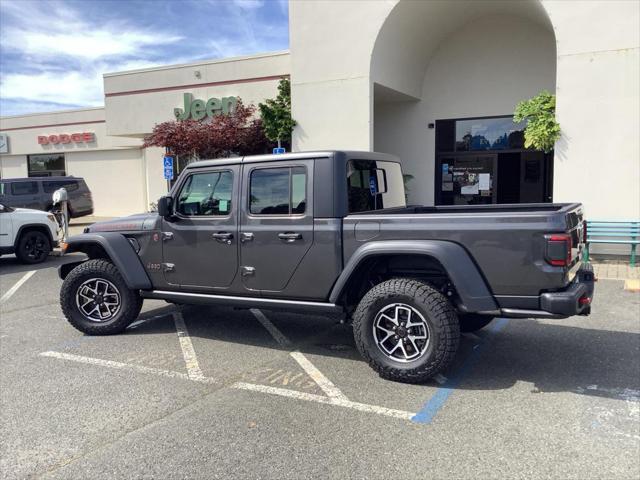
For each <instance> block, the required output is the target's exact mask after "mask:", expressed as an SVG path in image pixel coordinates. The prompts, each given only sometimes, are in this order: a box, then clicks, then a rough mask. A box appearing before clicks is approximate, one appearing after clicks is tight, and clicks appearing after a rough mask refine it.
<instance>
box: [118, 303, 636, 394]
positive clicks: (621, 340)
mask: <svg viewBox="0 0 640 480" xmlns="http://www.w3.org/2000/svg"><path fill="white" fill-rule="evenodd" d="M174 308H175V307H172V306H168V307H164V308H161V309H157V310H151V311H147V312H145V313H144V314H143V315H141V316H140V318H141V319H142V320H144V319H149V318H152V317H159V316H162V318H156V319H154V320H152V321H148V322H143V323H141V324H139V325H138V326H136V327H135V328H133V329H130V330H129V331H127V333H126V334H127V335H141V336H144V335H147V334H157V333H167V332H172V331H175V327H174V325H173V321H172V319H171V312H172V311H174ZM182 314H183V317H184V319H185V322H186V323H187V326H188V329H189V333H190V335H191V336H192V337H197V338H202V339H210V340H217V341H222V342H230V343H235V344H241V345H251V346H260V347H264V348H273V349H278V350H284V351H293V350H296V349H297V350H300V351H301V352H303V353H310V354H315V355H322V356H330V357H335V358H342V359H347V360H351V361H354V360H355V361H363V360H362V358H361V357H360V355H359V354H358V352H357V350H356V348H355V345H354V342H353V336H352V332H351V327H349V326H346V325H341V324H336V322H335V320H331V319H328V318H323V317H318V316H305V315H297V314H290V313H280V312H267V311H265V314H266V315H267V316H268V318H269V319H270V320H271V321H272V322H273V323H274V324H275V325H276V326H277V327H278V329H280V330H281V331H282V332H283V333H284V335H286V336H287V337H288V338H289V339H290V340H291V346H278V345H276V344H275V341H274V340H273V339H272V338H271V336H270V335H269V334H268V332H267V331H266V330H265V329H264V328H263V327H262V325H260V323H259V322H258V321H257V320H256V318H255V317H254V316H253V314H252V313H251V312H250V311H248V310H234V309H232V308H226V307H202V306H185V307H182ZM479 346H481V347H482V348H483V350H482V353H481V354H480V355H477V356H476V355H473V356H472V355H471V353H472V352H473V350H474V349H475V348H478V347H479ZM639 348H640V334H638V333H633V332H624V331H611V330H602V329H592V328H583V327H576V326H570V325H564V324H559V323H553V324H552V323H543V322H539V321H537V320H533V319H522V320H510V321H509V323H508V325H507V326H506V328H505V329H504V330H502V331H500V332H499V333H496V334H492V333H490V332H487V331H482V330H481V331H478V332H476V334H475V335H472V336H463V337H461V342H460V348H459V351H458V355H457V358H456V361H455V362H454V365H453V366H452V367H451V368H450V369H449V370H448V371H447V372H444V375H445V376H447V377H453V376H456V375H457V372H460V369H462V368H464V373H463V374H462V375H461V378H460V382H459V383H458V384H457V385H455V387H454V388H457V389H462V390H503V389H508V388H511V387H513V386H514V385H515V384H516V383H517V382H528V383H531V384H533V390H532V393H551V392H573V393H577V394H583V395H592V396H599V397H603V396H604V397H608V398H616V399H619V398H620V394H619V392H623V391H625V389H631V390H636V391H637V390H640V378H639V376H638V371H639V367H640V364H639V362H640V357H639V356H638V351H639ZM240 352H241V351H240ZM239 354H240V355H241V353H239ZM468 360H469V361H472V362H475V363H471V365H467V364H466V363H467V361H468ZM469 367H470V368H469ZM427 385H431V386H438V385H437V384H435V382H428V383H427ZM594 385H597V388H588V387H593V386H594Z"/></svg>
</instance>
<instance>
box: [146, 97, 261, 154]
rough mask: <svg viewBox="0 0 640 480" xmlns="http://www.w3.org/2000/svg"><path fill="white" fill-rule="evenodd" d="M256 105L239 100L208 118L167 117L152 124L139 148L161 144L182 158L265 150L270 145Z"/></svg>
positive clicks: (254, 152)
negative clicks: (220, 113)
mask: <svg viewBox="0 0 640 480" xmlns="http://www.w3.org/2000/svg"><path fill="white" fill-rule="evenodd" d="M255 112H256V107H255V106H253V105H248V106H245V105H244V104H243V103H242V100H240V99H238V103H237V105H236V108H235V110H234V111H233V112H231V113H229V114H226V115H217V116H215V117H212V118H211V119H210V120H208V121H205V120H171V121H168V122H162V123H159V124H157V125H156V126H155V127H153V131H152V132H151V134H150V135H147V136H146V137H145V139H144V144H143V148H146V147H164V148H166V149H167V150H169V151H170V152H171V153H172V154H174V155H177V156H179V157H182V158H188V159H199V158H220V157H229V156H233V155H238V156H244V155H254V154H258V153H266V152H267V151H268V149H269V147H270V144H269V141H268V139H267V137H266V136H265V133H264V128H263V126H262V121H261V120H260V119H258V118H255Z"/></svg>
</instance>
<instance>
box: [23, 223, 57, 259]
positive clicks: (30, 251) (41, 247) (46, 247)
mask: <svg viewBox="0 0 640 480" xmlns="http://www.w3.org/2000/svg"><path fill="white" fill-rule="evenodd" d="M49 253H51V242H50V241H49V237H47V236H46V235H45V234H44V233H42V232H41V231H40V230H27V231H25V232H22V233H21V234H20V238H19V239H18V248H17V249H16V257H18V260H20V261H21V262H22V263H27V264H35V263H42V262H44V261H45V260H46V259H47V257H48V256H49Z"/></svg>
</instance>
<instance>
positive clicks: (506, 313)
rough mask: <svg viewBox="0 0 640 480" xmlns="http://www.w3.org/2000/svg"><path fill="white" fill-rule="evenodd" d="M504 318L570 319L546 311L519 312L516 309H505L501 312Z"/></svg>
mask: <svg viewBox="0 0 640 480" xmlns="http://www.w3.org/2000/svg"><path fill="white" fill-rule="evenodd" d="M500 312H501V314H502V316H503V317H507V318H568V317H567V315H558V314H555V313H551V312H545V311H544V310H519V309H516V308H503V309H501V310H500Z"/></svg>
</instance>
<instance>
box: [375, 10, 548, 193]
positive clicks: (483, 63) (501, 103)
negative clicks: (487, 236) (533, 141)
mask: <svg viewBox="0 0 640 480" xmlns="http://www.w3.org/2000/svg"><path fill="white" fill-rule="evenodd" d="M555 75H556V72H555V41H554V37H553V32H550V31H549V30H547V29H545V28H543V27H541V26H540V25H538V24H537V23H534V22H532V21H529V20H528V19H526V18H522V17H510V16H490V17H484V18H478V19H475V20H474V21H473V22H471V23H468V24H466V25H464V26H462V27H461V28H460V29H458V30H456V31H454V32H452V33H451V34H450V35H449V36H448V37H446V38H445V39H444V40H443V41H442V42H440V44H439V47H438V48H437V49H436V50H435V52H433V55H432V57H431V59H430V61H429V63H428V66H427V70H426V74H425V75H424V82H423V84H422V89H421V90H422V91H421V97H422V100H421V101H417V102H375V108H374V125H375V128H374V148H375V150H377V151H381V152H386V153H393V154H396V155H399V156H400V158H401V159H402V161H403V167H404V170H405V172H406V173H409V174H412V175H413V176H414V177H415V178H414V180H413V181H412V182H411V183H410V184H409V186H410V195H409V200H410V201H411V202H413V203H420V204H427V205H432V204H433V198H434V197H433V188H434V183H433V182H434V180H433V178H434V171H435V129H428V128H427V125H428V124H429V123H434V122H435V121H436V120H441V119H447V118H461V117H474V116H491V115H510V114H512V113H513V110H514V108H515V105H516V104H517V103H518V102H519V101H520V100H523V99H526V98H529V97H531V96H533V95H535V94H536V93H538V92H539V91H540V90H542V89H547V90H550V91H553V90H554V86H555Z"/></svg>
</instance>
